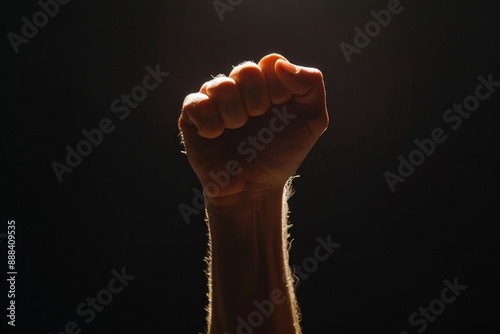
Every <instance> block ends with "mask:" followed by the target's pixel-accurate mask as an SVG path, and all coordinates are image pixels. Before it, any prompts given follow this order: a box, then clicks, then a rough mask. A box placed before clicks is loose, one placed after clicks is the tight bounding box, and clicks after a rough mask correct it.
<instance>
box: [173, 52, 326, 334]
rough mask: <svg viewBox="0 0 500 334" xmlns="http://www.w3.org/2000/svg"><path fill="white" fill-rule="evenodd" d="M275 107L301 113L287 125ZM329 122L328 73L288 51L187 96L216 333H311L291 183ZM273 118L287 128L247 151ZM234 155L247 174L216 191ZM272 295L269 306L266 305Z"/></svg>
mask: <svg viewBox="0 0 500 334" xmlns="http://www.w3.org/2000/svg"><path fill="white" fill-rule="evenodd" d="M273 106H277V107H278V108H277V109H278V110H281V111H283V110H285V111H286V113H287V114H290V115H293V116H295V118H293V119H291V120H290V121H289V122H287V123H288V124H286V125H285V123H279V120H277V119H276V114H275V113H274V112H273V111H272V110H273ZM285 106H286V109H283V108H284V107H285ZM273 118H274V120H273ZM273 122H274V123H273ZM328 122H329V120H328V113H327V107H326V100H325V88H324V82H323V75H322V74H321V72H320V71H319V70H317V69H314V68H308V67H302V66H297V65H293V64H291V63H290V62H288V60H286V59H285V58H284V57H283V56H281V55H279V54H269V55H267V56H265V57H264V58H262V59H261V60H260V61H259V63H258V64H255V63H251V62H246V63H243V64H241V65H238V66H236V67H234V69H233V70H232V71H231V73H230V74H229V76H228V77H222V76H219V77H216V78H214V79H213V80H210V81H208V82H206V83H204V84H203V85H202V86H201V88H200V90H199V92H197V93H192V94H189V95H188V96H186V98H185V100H184V103H183V107H182V113H181V116H180V118H179V129H180V131H181V135H182V141H183V143H184V146H185V148H186V154H187V157H188V160H189V163H190V165H191V167H192V168H193V170H194V172H195V173H196V175H197V176H198V178H199V180H200V182H201V184H202V186H203V188H204V190H205V191H204V196H205V205H206V213H207V223H208V229H209V254H208V258H207V262H208V270H207V274H208V279H209V286H208V289H209V291H208V297H209V305H208V307H207V310H208V316H207V332H208V333H212V334H219V333H226V332H227V333H239V331H241V333H246V332H248V331H249V330H248V326H249V327H250V328H251V329H252V330H253V333H265V334H267V333H269V334H271V333H273V334H275V333H291V334H292V333H300V332H301V329H300V325H299V321H300V317H299V311H298V308H297V303H296V299H295V293H294V289H293V280H292V278H291V272H290V268H289V265H288V246H289V245H288V242H287V239H288V234H287V227H288V225H287V213H288V207H287V203H286V200H287V199H288V196H289V195H290V187H289V185H290V182H288V181H289V180H290V179H291V177H292V176H293V175H294V173H295V172H296V170H297V169H298V167H299V166H300V164H301V163H302V161H303V160H304V159H305V157H306V155H307V154H308V153H309V151H310V150H311V148H312V147H313V145H314V144H315V143H316V141H317V140H318V138H319V137H320V136H321V134H322V133H323V132H324V131H325V130H326V128H327V126H328ZM270 124H279V125H280V129H282V130H281V131H279V132H275V133H274V136H273V139H272V141H270V142H269V143H267V144H265V145H264V147H263V146H262V143H257V144H256V145H259V148H260V149H259V150H257V154H256V155H255V157H254V158H253V159H246V158H248V156H243V155H242V154H241V153H240V152H239V151H238V146H239V145H240V144H241V143H243V142H245V141H246V142H247V143H248V142H249V136H254V138H257V134H259V131H261V130H262V129H266V128H267V129H269V128H270ZM229 161H235V162H237V167H238V168H237V171H238V173H237V174H236V173H233V174H234V175H230V178H229V182H228V183H227V184H225V185H224V186H223V187H218V189H217V191H207V190H208V189H207V188H206V186H207V185H208V184H209V183H212V184H214V181H215V180H214V179H213V178H212V176H211V175H210V172H212V175H213V173H218V172H221V171H222V172H223V171H227V164H228V162H229ZM235 170H236V169H235ZM280 293H281V295H280ZM280 296H281V297H280ZM262 301H269V302H268V303H264V304H265V305H267V306H268V308H267V311H269V312H267V311H262V310H261V311H258V308H256V306H255V305H256V303H260V302H262ZM252 312H260V314H261V316H260V317H259V316H258V315H255V313H254V317H252V316H251V315H252ZM263 313H265V314H263ZM262 314H263V315H262ZM242 323H245V324H242ZM245 326H246V328H247V329H246V331H245Z"/></svg>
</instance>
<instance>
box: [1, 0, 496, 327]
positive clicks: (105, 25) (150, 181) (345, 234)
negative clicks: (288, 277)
mask: <svg viewBox="0 0 500 334" xmlns="http://www.w3.org/2000/svg"><path fill="white" fill-rule="evenodd" d="M239 2H241V3H240V4H239V5H236V4H237V3H239ZM224 3H226V2H225V1H224ZM232 3H233V4H234V5H235V6H234V7H233V10H232V11H227V12H225V13H224V14H223V18H224V20H222V21H221V20H220V18H219V16H218V14H217V12H216V10H215V9H214V5H213V2H212V1H211V0H205V1H194V0H187V1H186V0H184V1H175V2H174V1H169V0H166V1H153V0H148V1H123V0H122V1H105V2H98V1H76V0H73V1H71V2H69V3H67V4H64V5H62V4H61V5H59V7H60V8H59V12H58V13H57V14H56V15H55V16H54V17H53V18H50V19H49V22H48V24H46V25H45V26H44V27H41V28H39V31H38V33H37V34H36V36H34V37H33V38H31V39H29V42H28V43H27V44H21V45H20V46H19V52H18V53H15V52H14V48H13V47H12V45H11V43H10V42H9V39H8V33H9V32H13V33H16V34H18V35H20V34H21V28H22V25H23V21H22V20H21V18H22V17H23V16H26V17H27V18H28V19H29V20H30V21H32V19H33V14H34V13H36V12H37V11H39V10H40V6H39V4H37V2H36V1H34V0H33V1H24V2H23V3H19V2H14V1H8V2H6V3H4V5H3V9H2V28H3V29H2V31H3V36H4V39H3V45H2V46H3V58H2V59H3V61H2V74H3V75H2V77H3V81H4V84H3V88H2V105H3V107H2V118H3V120H2V123H1V124H2V125H1V126H2V131H1V134H2V210H1V212H2V217H1V219H2V222H1V225H0V233H7V228H8V225H7V222H8V221H9V220H15V221H16V238H17V239H16V261H17V262H16V264H17V267H16V269H17V272H18V274H17V278H16V327H15V329H14V328H12V327H11V326H5V328H7V330H9V332H10V331H12V332H16V333H49V332H52V333H54V334H55V333H59V332H62V331H63V330H64V327H65V325H66V324H67V323H68V322H70V321H74V322H75V323H76V324H78V327H79V328H80V330H81V333H199V332H204V325H205V319H204V318H205V311H204V307H205V305H206V297H205V293H206V279H205V275H204V273H203V270H204V269H205V263H204V262H203V257H204V255H205V251H206V241H207V238H206V226H205V224H204V220H203V216H202V215H201V214H200V215H193V216H191V219H190V224H186V222H185V221H184V219H183V217H182V215H181V213H180V212H179V209H178V205H179V204H180V203H186V204H191V200H192V198H193V192H192V188H193V187H198V182H197V179H196V177H195V175H194V173H193V172H192V171H191V169H190V167H189V164H188V162H187V159H186V157H185V156H184V155H182V154H181V153H180V151H181V149H182V147H181V146H180V144H179V138H178V130H177V125H176V121H177V117H178V115H179V112H180V107H181V103H182V100H183V98H184V96H185V95H186V94H188V93H190V92H192V91H196V90H197V89H198V88H199V86H200V85H201V84H202V83H203V82H204V81H206V80H209V79H210V78H211V75H216V74H219V73H226V74H228V73H229V72H230V70H231V66H232V65H236V64H238V63H240V62H241V61H244V60H254V61H258V60H259V59H260V58H261V57H262V56H264V55H266V54H268V53H271V52H278V53H281V54H283V55H284V56H285V57H287V58H288V59H289V60H290V61H291V62H294V63H297V64H301V65H305V66H312V67H317V68H319V69H321V70H322V72H323V74H324V77H325V83H326V90H327V99H328V107H329V113H330V127H329V129H328V131H327V132H326V133H325V134H324V136H323V137H322V138H321V139H320V141H319V142H318V144H317V145H316V146H315V148H314V149H313V151H312V152H311V153H310V155H309V156H308V158H307V159H306V161H305V162H304V164H303V165H302V166H301V168H300V169H299V171H298V174H300V175H301V177H300V178H297V179H296V180H295V182H294V186H295V189H296V194H295V195H294V197H293V198H292V199H291V200H290V208H291V217H290V218H291V221H292V223H293V224H294V226H293V228H292V230H291V233H292V236H293V239H294V242H293V247H292V250H291V259H290V261H291V263H292V264H297V265H300V264H301V263H302V261H303V260H304V259H305V258H307V257H309V256H312V254H313V250H314V248H315V247H316V246H317V245H318V242H317V238H318V237H321V238H327V236H328V235H330V236H331V240H332V241H333V242H336V243H340V244H341V246H340V247H339V248H338V249H337V250H336V251H335V253H334V254H332V256H330V257H329V258H328V259H327V260H326V261H324V262H321V263H319V265H318V268H317V269H316V270H315V271H314V272H312V273H311V274H310V276H309V277H308V278H307V279H306V280H303V281H302V282H301V284H300V286H299V288H298V292H297V294H298V299H299V303H300V306H301V310H302V313H303V321H302V325H303V327H304V332H305V333H325V332H326V333H395V334H396V333H400V331H408V332H409V333H417V330H418V329H423V327H421V326H411V325H410V324H409V322H408V318H409V317H410V315H411V314H412V313H413V312H416V311H417V312H418V308H419V307H420V306H422V307H428V306H429V303H430V302H431V301H433V300H434V299H436V298H440V294H441V291H442V289H443V288H444V287H445V284H444V283H443V280H445V279H448V280H449V281H451V282H453V280H454V278H455V277H456V278H457V280H458V282H459V283H460V284H461V285H467V289H466V290H465V291H463V292H462V294H461V295H460V296H459V297H457V298H456V300H455V301H454V302H452V303H450V304H446V308H445V310H444V311H443V312H442V314H439V315H438V316H437V317H436V319H435V320H434V321H432V322H429V323H428V326H427V328H426V329H425V332H426V333H500V315H499V314H500V313H499V311H500V307H499V306H498V305H499V304H498V298H499V292H498V287H497V286H498V282H499V275H498V274H499V270H498V269H499V265H500V261H499V259H500V256H499V249H498V241H499V236H498V232H497V231H498V228H497V227H496V225H498V218H497V214H496V213H497V209H496V205H497V191H496V190H497V185H498V176H497V170H498V162H497V161H498V159H497V158H498V149H497V146H496V137H497V136H496V133H497V132H498V124H497V122H496V120H497V119H498V117H496V114H497V112H498V105H499V103H498V101H499V94H500V91H496V92H494V93H492V94H491V96H490V97H489V98H488V99H486V100H485V101H481V102H480V106H479V108H478V109H477V110H476V111H474V112H473V113H472V114H471V116H470V117H469V118H468V119H464V120H463V123H462V125H461V127H460V128H459V129H457V130H453V129H452V128H451V127H450V124H447V123H446V122H444V121H443V114H444V112H445V111H446V110H447V109H448V108H451V107H452V106H453V104H454V103H462V102H463V101H464V99H465V98H466V97H468V96H470V95H474V93H475V88H476V86H477V85H478V84H479V81H478V79H477V78H478V76H483V77H485V78H487V77H488V75H489V74H492V77H493V80H496V81H500V68H499V66H498V59H499V52H498V50H497V49H498V29H497V26H498V23H497V16H498V15H497V12H496V11H495V9H494V6H495V3H496V2H495V1H483V2H472V1H469V2H465V1H457V2H446V3H445V2H444V1H441V2H437V1H430V0H414V1H412V2H410V1H404V2H402V3H401V5H402V7H403V10H402V12H401V13H399V14H397V15H393V16H392V20H391V22H390V23H389V24H388V26H387V27H385V28H382V29H381V31H380V33H378V34H377V35H376V36H374V37H373V38H372V39H371V42H370V44H369V45H368V46H366V47H365V48H363V49H361V51H360V53H359V54H353V55H352V61H351V63H348V62H347V61H346V58H345V57H344V55H343V53H342V50H341V48H340V46H339V45H340V43H342V42H345V43H349V44H353V43H354V41H353V40H354V36H355V31H354V30H353V28H354V27H356V26H358V27H361V28H363V27H364V25H365V24H366V23H367V22H369V21H371V20H373V17H372V16H371V14H370V11H371V10H375V11H379V10H382V9H385V8H386V7H387V1H347V0H339V1H326V0H323V1H297V0H294V1H284V0H276V1H264V0H251V1H250V0H244V1H232ZM157 64H158V66H159V68H160V69H161V70H162V71H164V72H168V73H170V74H169V75H168V77H166V78H164V80H163V82H162V83H161V84H160V85H159V86H158V87H157V88H156V89H154V90H152V91H151V92H149V93H148V95H147V98H146V99H145V100H144V101H143V102H141V103H140V104H139V106H138V107H136V108H135V109H131V110H130V115H129V116H128V117H126V118H124V119H123V120H121V119H119V118H118V116H119V115H120V114H115V113H113V111H112V110H111V107H110V105H111V103H112V102H113V101H114V100H115V99H117V98H120V95H121V94H122V93H125V94H130V92H131V90H132V89H133V88H134V87H136V86H137V85H140V84H142V80H143V77H144V76H145V75H146V74H147V71H146V69H145V68H146V66H150V67H151V68H153V69H154V68H155V67H156V66H157ZM483 92H486V91H483ZM104 118H109V119H110V120H111V121H112V122H113V125H114V126H115V128H114V131H113V132H112V133H110V134H106V135H104V138H103V140H102V143H101V144H100V145H99V146H97V147H94V148H93V151H92V153H91V154H90V155H88V156H87V157H84V158H83V161H82V162H81V164H80V165H79V166H77V167H76V168H74V170H73V172H71V173H65V174H64V175H63V182H59V181H58V179H57V177H56V175H55V173H54V171H53V168H52V166H51V164H52V163H53V162H54V161H58V162H60V163H64V160H65V156H66V150H65V147H66V145H69V146H71V147H73V148H75V147H76V145H77V143H78V142H80V141H81V140H83V139H85V137H84V136H83V135H82V130H84V129H87V130H91V129H94V128H96V127H97V126H98V125H99V122H100V121H101V120H102V119H104ZM435 128H442V129H443V130H444V131H445V133H446V135H447V136H448V139H447V141H446V142H445V143H443V144H439V145H437V147H436V149H435V152H434V154H432V155H431V156H430V157H427V158H426V159H425V162H424V163H423V164H422V165H421V166H419V167H417V168H415V171H414V172H413V174H412V175H411V176H409V177H408V178H407V180H406V181H405V182H404V183H398V184H396V186H395V188H396V190H395V191H394V192H391V190H390V188H389V186H388V183H387V182H386V180H385V178H384V173H385V172H386V171H391V172H394V173H397V168H398V156H399V155H402V156H403V157H406V158H408V156H409V155H410V153H411V152H412V151H413V150H415V149H416V145H415V144H414V140H415V139H420V140H422V139H424V138H428V137H429V136H430V134H431V132H432V131H433V130H434V129H435ZM0 241H2V243H1V244H0V247H1V249H2V254H5V255H2V256H0V258H2V259H5V260H2V262H5V263H2V268H3V269H2V271H1V272H2V275H4V274H5V273H6V272H7V269H6V264H7V248H6V245H7V239H6V238H5V235H3V237H2V238H1V239H0ZM122 268H125V270H126V272H127V274H129V275H133V276H135V278H134V279H133V280H131V281H130V282H129V284H128V286H126V287H125V288H124V289H123V291H122V292H121V293H119V294H116V295H114V296H113V300H112V301H111V303H109V304H108V305H106V306H105V307H104V310H102V312H98V313H96V316H95V319H93V320H92V321H90V323H88V324H87V323H85V321H84V320H85V319H86V317H81V316H79V315H78V314H77V313H76V308H77V306H78V305H79V304H80V303H82V302H85V300H86V298H87V297H95V296H96V295H97V294H98V293H99V292H100V291H101V289H103V288H106V287H107V285H108V282H109V281H110V279H111V278H112V277H113V274H112V273H111V271H112V270H113V269H115V270H117V271H121V270H122ZM2 282H3V283H2V284H1V289H2V292H1V293H0V295H1V296H2V297H1V299H0V300H1V303H2V304H1V305H2V307H1V309H2V310H4V311H3V313H5V314H2V317H1V319H3V320H2V326H4V325H6V323H7V320H8V319H7V318H6V316H5V315H6V313H7V311H6V307H7V303H8V301H9V300H8V298H7V290H8V286H7V283H6V281H5V280H2ZM435 305H437V304H435ZM419 318H420V317H419ZM2 328H3V327H2ZM234 333H236V331H234ZM230 334H233V332H231V333H230Z"/></svg>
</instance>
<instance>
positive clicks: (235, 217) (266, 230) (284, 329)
mask: <svg viewBox="0 0 500 334" xmlns="http://www.w3.org/2000/svg"><path fill="white" fill-rule="evenodd" d="M288 191H289V190H288V186H286V187H285V189H281V190H273V191H263V192H259V193H252V194H250V195H248V194H247V195H240V196H239V197H237V198H233V199H232V200H231V201H230V202H229V201H226V202H221V201H219V202H214V201H210V200H207V218H208V227H209V236H210V246H209V252H210V253H209V261H208V264H209V268H208V274H209V299H210V300H209V314H208V330H209V333H210V334H222V333H226V332H227V333H229V334H233V333H237V329H238V327H241V326H250V327H251V328H252V329H253V333H256V334H257V333H261V334H268V333H269V334H276V333H280V334H296V333H300V327H299V319H298V318H299V317H298V310H297V305H296V299H295V294H294V290H293V282H292V279H291V274H290V268H289V265H288V241H287V236H288V235H287V233H288V232H287V221H286V220H287V211H288V206H287V202H286V200H287V198H288ZM284 195H285V196H284ZM258 305H260V306H261V307H260V308H261V309H260V310H259V306H258ZM262 307H263V308H262ZM255 312H258V313H259V314H260V315H256V314H255ZM251 314H254V316H250V315H251ZM249 316H250V318H249ZM243 322H244V323H246V324H247V325H242V323H243ZM242 330H243V329H242ZM244 332H246V331H244Z"/></svg>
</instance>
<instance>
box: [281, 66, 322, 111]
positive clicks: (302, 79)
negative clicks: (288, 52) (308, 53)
mask: <svg viewBox="0 0 500 334" xmlns="http://www.w3.org/2000/svg"><path fill="white" fill-rule="evenodd" d="M274 70H275V72H276V75H277V77H278V79H279V81H280V82H281V84H283V86H285V87H286V89H288V90H289V91H290V92H291V93H292V94H293V95H294V100H295V102H297V103H299V104H303V105H323V104H324V102H325V86H324V83H323V74H322V73H321V72H320V71H319V70H318V69H315V68H311V67H303V66H298V65H294V64H291V63H289V62H287V61H285V60H283V59H278V60H277V61H276V63H275V65H274Z"/></svg>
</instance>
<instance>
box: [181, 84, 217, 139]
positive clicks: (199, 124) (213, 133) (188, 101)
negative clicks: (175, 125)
mask: <svg viewBox="0 0 500 334" xmlns="http://www.w3.org/2000/svg"><path fill="white" fill-rule="evenodd" d="M179 126H180V127H181V128H182V127H184V126H195V127H196V128H197V130H198V135H200V136H201V137H204V138H209V139H211V138H216V137H218V136H220V135H221V134H222V133H223V132H224V122H223V121H222V118H221V116H220V114H219V112H218V110H217V106H216V105H215V102H214V101H213V100H212V99H211V98H210V97H209V96H207V95H205V94H203V93H193V94H189V95H188V96H186V98H185V99H184V103H183V106H182V114H181V117H180V119H179Z"/></svg>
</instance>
